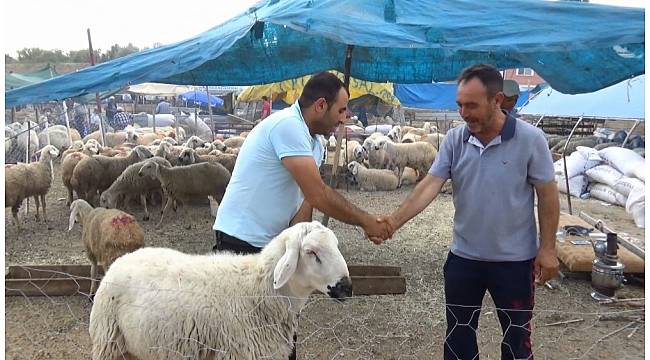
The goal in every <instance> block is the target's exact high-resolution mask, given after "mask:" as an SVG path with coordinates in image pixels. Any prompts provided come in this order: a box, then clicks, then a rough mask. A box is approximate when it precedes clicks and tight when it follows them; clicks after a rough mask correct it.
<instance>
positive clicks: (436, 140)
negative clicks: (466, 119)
mask: <svg viewBox="0 0 650 360" xmlns="http://www.w3.org/2000/svg"><path fill="white" fill-rule="evenodd" d="M444 139H445V135H443V134H440V133H435V134H426V135H422V137H421V138H420V139H419V140H418V141H424V142H428V143H429V144H431V145H433V146H435V148H436V149H439V148H440V144H442V140H444Z"/></svg>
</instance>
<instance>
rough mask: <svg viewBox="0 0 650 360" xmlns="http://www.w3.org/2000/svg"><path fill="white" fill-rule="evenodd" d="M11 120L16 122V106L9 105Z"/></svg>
mask: <svg viewBox="0 0 650 360" xmlns="http://www.w3.org/2000/svg"><path fill="white" fill-rule="evenodd" d="M11 122H12V123H15V122H16V107H15V106H12V107H11Z"/></svg>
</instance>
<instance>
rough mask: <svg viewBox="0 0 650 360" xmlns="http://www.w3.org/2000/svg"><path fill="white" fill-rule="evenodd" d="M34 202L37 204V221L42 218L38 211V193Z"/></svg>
mask: <svg viewBox="0 0 650 360" xmlns="http://www.w3.org/2000/svg"><path fill="white" fill-rule="evenodd" d="M34 203H35V204H36V221H39V220H40V219H41V216H40V214H39V213H38V208H39V206H40V205H39V203H40V202H39V200H38V195H36V196H34Z"/></svg>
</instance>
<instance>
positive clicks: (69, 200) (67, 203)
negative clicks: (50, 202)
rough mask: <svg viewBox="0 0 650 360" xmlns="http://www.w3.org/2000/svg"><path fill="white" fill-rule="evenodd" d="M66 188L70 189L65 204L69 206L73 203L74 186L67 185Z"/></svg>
mask: <svg viewBox="0 0 650 360" xmlns="http://www.w3.org/2000/svg"><path fill="white" fill-rule="evenodd" d="M66 188H67V189H68V201H67V202H66V203H65V204H66V205H67V206H70V204H72V199H73V195H72V187H69V186H66Z"/></svg>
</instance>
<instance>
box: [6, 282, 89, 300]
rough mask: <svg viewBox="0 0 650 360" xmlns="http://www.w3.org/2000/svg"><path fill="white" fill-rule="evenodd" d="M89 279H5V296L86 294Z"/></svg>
mask: <svg viewBox="0 0 650 360" xmlns="http://www.w3.org/2000/svg"><path fill="white" fill-rule="evenodd" d="M89 291H90V279H88V278H67V279H32V280H23V279H5V296H72V295H80V294H82V293H84V294H87V293H88V292H89Z"/></svg>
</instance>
